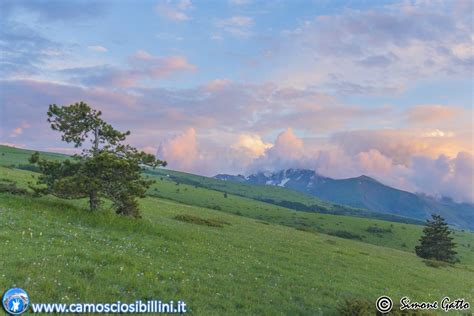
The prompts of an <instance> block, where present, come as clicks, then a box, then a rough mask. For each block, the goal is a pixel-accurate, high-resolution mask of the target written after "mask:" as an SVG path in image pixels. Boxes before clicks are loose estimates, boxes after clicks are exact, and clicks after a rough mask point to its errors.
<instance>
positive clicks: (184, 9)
mask: <svg viewBox="0 0 474 316" xmlns="http://www.w3.org/2000/svg"><path fill="white" fill-rule="evenodd" d="M191 8H192V3H191V1H190V0H181V1H170V0H167V1H160V2H159V3H158V4H157V5H156V7H155V9H156V12H158V14H159V15H161V16H162V17H164V18H167V19H169V20H172V21H176V22H182V21H187V20H190V19H191V18H190V16H189V15H188V11H189V10H190V9H191Z"/></svg>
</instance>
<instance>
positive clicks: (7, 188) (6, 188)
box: [0, 180, 29, 195]
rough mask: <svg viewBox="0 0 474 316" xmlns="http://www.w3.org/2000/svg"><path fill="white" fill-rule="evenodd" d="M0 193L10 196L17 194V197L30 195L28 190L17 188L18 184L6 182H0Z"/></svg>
mask: <svg viewBox="0 0 474 316" xmlns="http://www.w3.org/2000/svg"><path fill="white" fill-rule="evenodd" d="M0 192H2V193H10V194H16V195H27V194H29V192H28V190H26V189H24V188H19V187H17V186H16V182H11V181H8V182H5V181H3V180H2V182H0Z"/></svg>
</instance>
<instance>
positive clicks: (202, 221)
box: [174, 214, 231, 227]
mask: <svg viewBox="0 0 474 316" xmlns="http://www.w3.org/2000/svg"><path fill="white" fill-rule="evenodd" d="M174 219H176V220H178V221H181V222H186V223H191V224H196V225H204V226H210V227H224V225H231V224H230V223H229V222H226V221H223V220H221V219H206V218H201V217H198V216H194V215H187V214H181V215H176V216H175V217H174Z"/></svg>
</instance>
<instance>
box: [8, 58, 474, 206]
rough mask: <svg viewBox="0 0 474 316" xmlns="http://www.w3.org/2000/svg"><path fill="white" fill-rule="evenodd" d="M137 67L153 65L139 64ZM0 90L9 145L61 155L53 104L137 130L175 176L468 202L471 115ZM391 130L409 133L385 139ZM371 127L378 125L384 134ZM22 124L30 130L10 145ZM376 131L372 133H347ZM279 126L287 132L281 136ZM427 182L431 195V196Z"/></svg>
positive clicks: (318, 102) (255, 99)
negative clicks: (261, 175)
mask: <svg viewBox="0 0 474 316" xmlns="http://www.w3.org/2000/svg"><path fill="white" fill-rule="evenodd" d="M138 59H140V60H143V61H150V60H151V61H153V60H154V57H153V56H152V55H149V54H139V56H138ZM0 90H1V91H3V92H2V95H1V102H2V107H1V111H2V113H1V114H2V115H0V117H1V118H2V121H1V122H0V135H1V137H0V139H1V141H2V142H4V143H21V144H24V145H26V146H27V147H29V148H38V149H45V148H47V147H64V144H62V143H61V142H60V140H59V137H58V136H59V135H58V134H57V133H55V132H53V131H51V130H50V129H49V126H48V124H46V123H45V122H44V121H43V120H41V119H38V118H41V117H45V113H46V111H47V106H48V104H51V103H56V104H71V103H74V102H77V101H80V100H84V101H86V102H87V103H89V104H90V105H91V106H93V107H95V108H98V109H100V110H102V111H103V113H104V118H105V119H106V120H107V121H109V122H111V123H112V125H113V126H115V127H116V128H118V129H119V130H131V131H132V135H131V136H130V137H129V139H128V140H129V142H130V143H131V144H133V145H134V146H136V147H138V148H147V150H148V151H149V152H150V151H151V152H154V151H155V148H159V150H158V154H159V156H160V158H162V159H167V160H169V163H170V168H171V169H178V170H183V171H188V172H193V173H198V174H204V175H214V174H216V173H223V172H227V173H249V172H256V171H262V170H278V169H283V168H308V169H312V170H316V171H317V172H318V173H321V174H323V175H326V176H330V177H335V178H346V177H354V176H359V175H361V174H366V175H369V176H372V177H374V178H376V179H378V180H379V181H381V182H383V183H386V184H388V185H392V186H395V187H397V188H401V189H406V190H411V191H419V192H425V193H429V194H438V195H449V196H452V197H453V198H456V199H459V200H463V201H470V199H469V195H468V191H469V190H470V189H472V186H470V183H469V181H468V180H469V179H468V178H467V176H469V172H470V171H469V170H470V169H469V165H470V164H471V162H472V161H471V160H470V159H467V158H466V157H471V156H472V155H473V154H474V153H473V152H472V151H473V149H472V122H471V121H470V118H472V115H470V113H471V110H470V109H464V108H458V107H449V106H446V105H420V106H415V107H412V108H411V110H410V109H408V110H401V111H395V110H394V109H392V108H377V109H368V108H364V107H359V106H347V105H342V104H340V103H339V102H338V101H337V100H335V99H334V98H333V97H331V96H328V95H325V94H322V93H320V92H317V91H314V90H312V89H296V88H288V87H286V88H284V87H279V86H277V85H274V84H262V85H257V84H249V83H246V84H243V83H235V82H232V81H229V80H225V79H217V80H214V81H210V82H208V83H207V84H204V85H202V86H199V87H196V88H187V89H165V88H134V89H133V92H128V91H127V90H114V89H109V88H101V87H97V86H96V87H93V86H75V85H64V84H58V83H51V82H44V81H31V80H0ZM450 109H453V110H452V111H451V110H450ZM384 120H390V122H397V121H398V122H399V124H400V125H401V126H404V127H403V128H402V127H400V128H397V129H384V128H383V127H382V126H383V124H385V123H383V122H384ZM373 121H375V122H379V121H381V122H382V123H381V126H379V128H377V125H376V124H374V123H373ZM23 122H28V123H29V124H30V125H31V128H23V129H22V133H21V134H19V133H15V134H16V135H17V136H16V137H12V136H15V135H14V134H13V133H12V132H14V130H15V129H17V128H19V127H21V124H22V123H23ZM369 123H370V126H371V127H372V128H373V129H372V130H357V129H353V130H347V129H348V127H349V126H352V127H353V128H354V127H355V126H361V127H362V126H364V125H366V124H369ZM189 126H192V128H189ZM279 126H287V127H288V128H286V129H285V130H283V131H281V130H278V129H277V127H279ZM344 130H345V131H344ZM197 131H199V134H198V132H197ZM276 132H279V134H277V136H275V135H276V134H275V133H276ZM37 135H41V137H40V138H38V137H37ZM159 144H161V146H158V145H159ZM272 145H273V146H272ZM440 157H443V158H440ZM435 162H436V163H437V164H440V166H442V167H443V168H441V167H440V172H441V173H439V174H438V173H433V172H432V171H429V169H423V168H421V167H420V166H421V165H423V164H425V165H426V166H427V167H428V166H430V165H432V166H436V163H435ZM433 168H437V167H433ZM453 168H455V169H456V170H458V171H456V172H453V170H454V169H453ZM466 175H467V176H466ZM429 176H433V177H437V178H436V179H438V178H439V179H438V180H436V181H435V180H434V179H433V178H429ZM422 179H426V180H423V181H422ZM446 179H448V180H446ZM424 181H428V182H430V185H429V186H425V187H424V186H423V183H425V182H424ZM438 184H439V185H438ZM462 184H464V185H466V186H467V187H462ZM454 188H456V189H454ZM453 190H456V192H458V193H455V192H454V191H453Z"/></svg>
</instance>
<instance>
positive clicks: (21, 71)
mask: <svg viewBox="0 0 474 316" xmlns="http://www.w3.org/2000/svg"><path fill="white" fill-rule="evenodd" d="M0 38H1V39H2V40H1V41H0V75H1V76H2V78H7V77H13V76H14V77H21V76H31V75H32V74H36V73H39V72H40V69H41V66H42V65H44V64H45V62H46V61H47V60H49V59H50V58H51V56H52V54H53V53H58V54H61V50H62V45H61V44H59V43H56V42H53V41H51V40H49V39H47V38H45V37H44V36H42V35H41V34H40V33H38V32H37V31H36V30H34V29H33V28H31V27H29V26H27V25H25V24H23V23H18V22H14V21H9V20H7V19H2V20H1V21H0Z"/></svg>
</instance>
